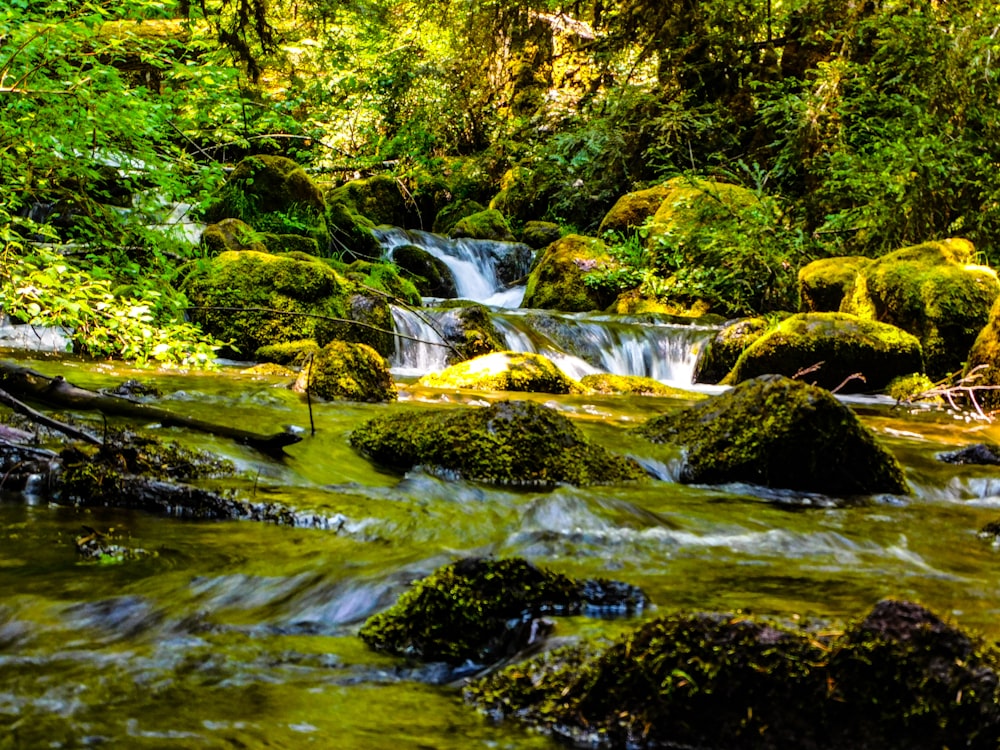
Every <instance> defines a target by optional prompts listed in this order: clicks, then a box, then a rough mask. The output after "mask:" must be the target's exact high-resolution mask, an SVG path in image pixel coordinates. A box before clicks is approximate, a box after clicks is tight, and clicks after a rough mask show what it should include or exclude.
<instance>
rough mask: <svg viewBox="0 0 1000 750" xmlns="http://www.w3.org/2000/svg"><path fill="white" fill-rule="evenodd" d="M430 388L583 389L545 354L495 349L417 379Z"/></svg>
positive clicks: (491, 389) (532, 391)
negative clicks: (489, 352) (498, 350)
mask: <svg viewBox="0 0 1000 750" xmlns="http://www.w3.org/2000/svg"><path fill="white" fill-rule="evenodd" d="M417 382H418V383H419V384H420V385H422V386H426V387H428V388H469V389H472V390H477V391H520V392H525V393H580V392H582V390H583V389H582V387H581V386H580V384H579V383H577V382H576V381H575V380H573V379H572V378H570V377H568V376H567V375H566V374H565V373H564V372H563V371H562V370H560V369H559V368H558V367H556V365H555V363H554V362H552V360H550V359H548V358H547V357H543V356H542V355H541V354H532V353H528V352H493V353H492V354H484V355H482V356H481V357H476V358H475V359H470V360H468V361H465V362H459V363H458V364H456V365H452V366H451V367H448V368H446V369H445V370H443V371H441V372H434V373H430V374H429V375H424V376H423V377H422V378H420V380H419V381H417Z"/></svg>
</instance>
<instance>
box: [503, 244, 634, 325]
mask: <svg viewBox="0 0 1000 750" xmlns="http://www.w3.org/2000/svg"><path fill="white" fill-rule="evenodd" d="M611 262H612V261H611V256H610V255H609V254H608V248H607V246H606V245H605V244H604V243H603V242H602V241H601V240H599V239H596V238H594V237H584V236H583V235H579V234H570V235H566V236H565V237H562V238H561V239H559V240H558V241H556V242H553V243H552V244H551V245H549V246H548V247H547V248H545V250H544V252H543V253H542V255H541V257H540V258H539V259H538V261H537V262H536V264H535V267H534V268H532V269H531V273H530V274H529V275H528V285H527V288H526V289H525V292H524V301H523V302H522V303H521V307H528V308H539V309H545V310H562V311H564V312H586V311H588V310H603V309H604V308H606V307H607V306H608V305H610V304H611V303H612V302H613V301H614V294H612V293H610V292H608V291H606V290H602V289H599V288H596V287H593V286H588V285H587V284H586V283H585V281H584V277H585V276H586V275H587V274H589V273H591V272H594V271H598V270H600V269H602V268H604V267H606V266H607V265H608V264H610V263H611Z"/></svg>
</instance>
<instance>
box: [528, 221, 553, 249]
mask: <svg viewBox="0 0 1000 750" xmlns="http://www.w3.org/2000/svg"><path fill="white" fill-rule="evenodd" d="M562 235H563V231H562V227H560V226H559V225H558V224H556V223H555V222H553V221H526V222H525V223H524V226H523V227H522V228H521V237H520V240H521V242H523V243H524V244H525V245H527V246H528V247H530V248H532V249H535V250H538V249H540V248H543V247H548V246H549V245H551V244H552V243H553V242H555V241H556V240H558V239H559V238H560V237H562Z"/></svg>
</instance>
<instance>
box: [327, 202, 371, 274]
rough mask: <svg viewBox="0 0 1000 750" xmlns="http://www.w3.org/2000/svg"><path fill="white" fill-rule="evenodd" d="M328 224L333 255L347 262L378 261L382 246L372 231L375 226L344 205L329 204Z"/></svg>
mask: <svg viewBox="0 0 1000 750" xmlns="http://www.w3.org/2000/svg"><path fill="white" fill-rule="evenodd" d="M326 224H327V227H328V228H329V230H330V243H331V251H332V253H333V254H334V255H335V256H337V257H339V258H341V259H343V260H344V261H345V262H348V263H349V262H351V261H354V260H367V261H377V260H378V259H379V258H381V257H382V245H381V244H380V243H379V241H378V238H377V237H376V236H375V233H374V232H373V231H372V230H373V229H374V228H375V225H374V224H373V223H372V222H371V221H369V220H368V219H366V218H364V217H363V216H359V215H358V214H357V213H355V212H354V211H352V210H351V208H350V207H349V206H347V205H345V204H343V203H328V204H327V208H326Z"/></svg>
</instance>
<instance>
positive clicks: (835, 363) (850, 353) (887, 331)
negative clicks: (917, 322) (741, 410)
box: [724, 313, 923, 392]
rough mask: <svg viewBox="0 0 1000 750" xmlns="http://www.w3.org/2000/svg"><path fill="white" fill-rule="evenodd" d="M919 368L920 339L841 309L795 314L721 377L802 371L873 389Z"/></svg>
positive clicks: (851, 387) (825, 383)
mask: <svg viewBox="0 0 1000 750" xmlns="http://www.w3.org/2000/svg"><path fill="white" fill-rule="evenodd" d="M817 365H818V367H817ZM922 370H923V358H922V356H921V350H920V342H919V341H917V339H916V338H915V337H914V336H911V335H910V334H909V333H907V332H906V331H903V330H901V329H899V328H896V327H895V326H892V325H889V324H888V323H878V322H876V321H874V320H864V319H862V318H858V317H856V316H854V315H847V314H844V313H799V314H797V315H792V316H791V317H789V318H786V319H785V320H783V321H781V323H779V324H778V325H777V326H776V327H774V328H771V329H769V330H767V331H766V332H764V333H763V334H762V335H761V336H760V337H759V338H757V339H756V340H754V341H753V342H752V343H751V344H750V345H749V346H748V347H747V348H746V349H745V350H744V351H743V352H742V354H740V356H739V358H738V359H737V360H736V364H735V365H733V369H732V371H731V372H730V374H729V375H728V376H727V377H726V378H725V380H724V382H726V383H739V382H740V381H743V380H749V379H750V378H755V377H757V376H758V375H764V374H765V373H777V374H779V375H787V376H788V377H793V376H796V375H797V374H798V373H803V375H802V377H803V378H804V379H806V380H808V382H810V383H814V384H816V385H819V386H821V387H823V388H827V389H830V390H833V389H835V388H838V387H840V390H842V391H844V392H857V391H864V392H876V391H881V390H883V389H884V388H885V387H886V386H887V385H889V383H890V382H891V381H892V380H893V379H894V378H897V377H899V376H901V375H909V374H911V373H914V372H921V371H922ZM806 373H807V374H806ZM854 375H860V377H852V376H854Z"/></svg>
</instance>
